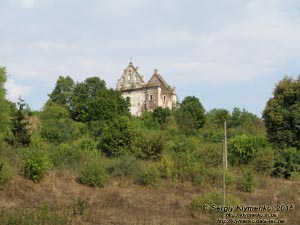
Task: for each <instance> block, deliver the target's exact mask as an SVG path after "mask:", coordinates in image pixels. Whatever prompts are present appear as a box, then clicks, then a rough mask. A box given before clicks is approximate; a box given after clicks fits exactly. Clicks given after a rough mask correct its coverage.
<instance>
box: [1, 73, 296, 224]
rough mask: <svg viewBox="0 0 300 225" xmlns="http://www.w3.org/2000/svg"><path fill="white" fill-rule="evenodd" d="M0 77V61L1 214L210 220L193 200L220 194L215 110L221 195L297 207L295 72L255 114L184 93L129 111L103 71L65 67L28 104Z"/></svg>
mask: <svg viewBox="0 0 300 225" xmlns="http://www.w3.org/2000/svg"><path fill="white" fill-rule="evenodd" d="M5 82H6V70H5V68H0V197H1V199H2V200H1V201H0V207H1V210H0V224H215V221H216V218H219V217H222V215H221V216H219V215H218V214H217V215H216V214H209V213H206V212H203V210H201V206H203V204H213V203H215V204H220V205H221V204H222V202H221V200H220V198H221V197H220V196H221V187H222V141H223V138H224V131H223V129H224V128H223V124H224V121H225V120H226V121H227V126H228V150H229V152H228V160H229V168H228V170H227V172H226V186H227V192H228V194H229V197H228V202H227V204H240V203H244V204H252V205H257V204H259V205H261V204H266V205H274V206H275V205H276V204H295V205H298V206H299V203H300V199H299V194H300V192H299V188H296V187H297V186H299V182H298V181H299V180H300V154H299V149H300V145H299V140H300V138H299V135H300V133H299V129H298V126H300V79H299V78H298V79H295V80H293V79H292V78H288V77H286V78H284V79H283V80H282V81H280V82H279V84H278V85H277V86H276V87H275V91H274V96H273V97H272V98H271V99H270V100H269V101H268V102H267V104H266V108H265V110H264V113H263V119H261V118H259V117H257V116H256V115H254V114H252V113H250V112H248V111H247V110H245V109H239V108H234V109H233V110H232V112H229V111H228V110H226V109H213V110H210V111H208V112H206V111H205V109H204V107H203V105H202V104H201V102H200V100H199V99H198V98H197V97H194V96H187V97H185V98H184V99H183V101H182V103H181V107H180V108H178V109H176V110H173V111H171V110H169V109H162V108H157V109H155V110H154V111H153V112H145V113H143V114H142V116H140V117H133V116H131V115H130V113H129V111H128V106H129V104H130V103H129V102H128V101H127V100H126V99H124V98H122V96H121V94H120V92H118V91H116V90H113V89H109V88H107V87H106V84H105V81H103V80H101V79H100V78H98V77H91V78H87V79H86V80H85V81H83V82H77V83H75V82H74V81H73V79H72V78H71V77H70V76H67V77H62V76H61V77H59V78H58V80H57V82H56V85H55V87H54V89H53V91H52V93H50V94H49V100H48V101H47V102H46V103H45V105H44V107H43V109H42V110H41V111H34V112H33V111H32V110H31V109H30V108H29V106H27V105H26V103H25V101H24V100H23V99H21V98H20V99H19V102H18V103H17V105H16V104H14V103H11V102H9V101H8V100H6V99H5V92H6V90H5V89H4V83H5ZM281 215H283V216H284V218H288V221H289V223H288V224H297V221H299V220H300V217H299V213H298V214H296V213H294V214H292V213H290V212H284V213H283V214H281Z"/></svg>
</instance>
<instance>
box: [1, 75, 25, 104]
mask: <svg viewBox="0 0 300 225" xmlns="http://www.w3.org/2000/svg"><path fill="white" fill-rule="evenodd" d="M5 88H6V90H7V96H6V97H7V99H8V100H10V101H12V102H17V101H18V98H19V97H20V96H22V98H25V97H26V96H27V95H28V94H29V92H30V91H31V87H29V86H26V85H21V84H16V83H15V82H14V80H12V79H10V78H9V79H8V80H7V82H6V83H5Z"/></svg>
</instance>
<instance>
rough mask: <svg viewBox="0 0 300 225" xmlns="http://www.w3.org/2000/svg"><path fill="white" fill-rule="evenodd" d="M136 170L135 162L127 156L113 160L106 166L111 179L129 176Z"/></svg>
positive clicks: (134, 159) (131, 157)
mask: <svg viewBox="0 0 300 225" xmlns="http://www.w3.org/2000/svg"><path fill="white" fill-rule="evenodd" d="M136 169H137V160H136V158H134V157H133V156H129V155H124V156H120V157H118V158H114V159H112V161H111V162H110V163H109V165H108V166H107V171H108V173H109V174H110V175H111V176H113V177H124V176H131V175H133V173H134V171H135V170H136Z"/></svg>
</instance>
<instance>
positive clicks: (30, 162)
mask: <svg viewBox="0 0 300 225" xmlns="http://www.w3.org/2000/svg"><path fill="white" fill-rule="evenodd" d="M23 165H24V175H25V177H27V178H29V179H30V180H32V181H34V182H39V181H40V180H41V179H42V177H43V175H44V174H45V173H46V171H47V170H48V169H49V168H50V167H51V163H50V160H49V158H48V155H47V152H46V151H44V150H43V149H32V150H28V151H26V152H25V159H24V161H23Z"/></svg>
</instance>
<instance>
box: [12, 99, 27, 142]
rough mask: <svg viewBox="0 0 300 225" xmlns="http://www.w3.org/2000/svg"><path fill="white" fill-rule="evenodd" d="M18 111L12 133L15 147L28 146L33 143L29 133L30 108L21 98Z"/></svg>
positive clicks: (14, 118)
mask: <svg viewBox="0 0 300 225" xmlns="http://www.w3.org/2000/svg"><path fill="white" fill-rule="evenodd" d="M17 104H18V109H17V111H16V113H15V115H14V117H13V118H12V133H13V135H14V141H13V142H14V145H15V146H28V145H29V144H30V143H31V133H30V131H29V125H30V123H29V117H28V114H27V113H26V112H28V106H27V105H26V103H25V101H24V99H22V98H21V97H20V98H19V100H18V103H17ZM26 108H27V109H26Z"/></svg>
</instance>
